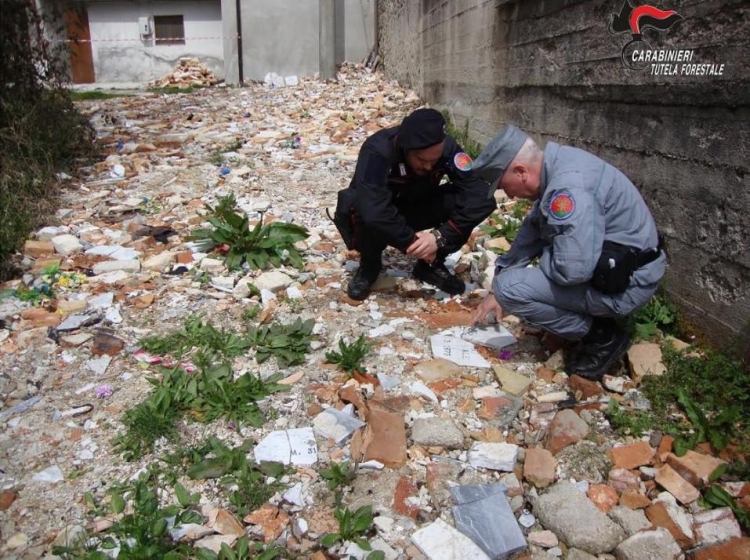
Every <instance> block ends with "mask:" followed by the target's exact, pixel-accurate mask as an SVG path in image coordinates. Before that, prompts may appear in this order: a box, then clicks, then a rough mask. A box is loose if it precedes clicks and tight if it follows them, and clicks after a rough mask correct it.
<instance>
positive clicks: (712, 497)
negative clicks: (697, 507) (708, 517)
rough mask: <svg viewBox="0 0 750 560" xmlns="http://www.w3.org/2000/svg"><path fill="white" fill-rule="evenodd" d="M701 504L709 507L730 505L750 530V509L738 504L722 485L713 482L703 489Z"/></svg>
mask: <svg viewBox="0 0 750 560" xmlns="http://www.w3.org/2000/svg"><path fill="white" fill-rule="evenodd" d="M701 505H702V506H704V507H708V508H714V507H728V508H729V509H731V510H732V513H734V516H735V517H736V518H737V521H738V522H739V524H740V525H742V526H743V527H744V528H745V530H746V531H747V530H750V511H748V510H746V509H744V508H742V507H741V506H740V505H739V504H737V500H735V499H734V498H733V497H732V495H731V494H730V493H729V492H727V491H726V490H724V489H723V488H722V487H721V486H719V485H717V484H713V485H711V486H709V487H708V488H706V489H705V490H704V491H703V497H702V499H701Z"/></svg>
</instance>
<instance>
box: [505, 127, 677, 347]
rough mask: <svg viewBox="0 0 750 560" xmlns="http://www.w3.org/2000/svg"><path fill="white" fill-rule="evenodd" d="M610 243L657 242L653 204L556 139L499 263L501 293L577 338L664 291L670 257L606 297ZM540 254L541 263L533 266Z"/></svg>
mask: <svg viewBox="0 0 750 560" xmlns="http://www.w3.org/2000/svg"><path fill="white" fill-rule="evenodd" d="M604 241H611V242H614V243H619V244H621V245H627V246H629V247H632V248H634V249H635V250H647V249H651V248H654V247H657V246H658V243H659V241H658V233H657V230H656V224H655V223H654V220H653V217H652V216H651V213H650V211H649V210H648V207H647V206H646V203H645V201H644V200H643V198H642V197H641V195H640V193H639V192H638V190H637V189H636V188H635V186H634V185H633V183H631V182H630V180H629V179H628V178H627V177H626V176H625V175H623V174H622V173H621V172H620V171H618V170H617V169H615V168H614V167H612V166H611V165H609V164H608V163H606V162H604V161H603V160H601V159H599V158H598V157H596V156H595V155H593V154H590V153H588V152H585V151H583V150H579V149H577V148H572V147H569V146H560V145H558V144H556V143H554V142H550V143H549V144H548V145H547V147H546V148H545V150H544V163H543V166H542V177H541V186H540V195H539V199H538V200H537V201H536V202H535V203H534V206H533V207H532V209H531V211H530V212H529V214H528V215H527V216H526V218H525V219H524V222H523V224H522V225H521V228H520V229H519V231H518V235H517V237H516V239H515V240H514V241H513V244H512V246H511V248H510V250H509V251H508V253H507V254H505V255H502V256H500V257H498V259H497V261H496V266H497V273H496V275H495V278H494V280H493V283H492V286H493V292H494V294H495V298H496V299H497V301H498V303H499V304H500V305H501V306H502V307H503V310H504V311H505V312H506V313H512V314H514V315H516V316H518V317H521V318H523V319H525V320H526V321H528V322H529V323H531V324H533V325H536V326H539V327H541V328H543V329H545V330H548V331H550V332H552V333H554V334H556V335H558V336H560V337H562V338H566V339H570V340H577V339H580V338H582V337H583V336H584V335H586V333H588V331H589V329H590V327H591V323H592V321H593V318H594V317H627V316H628V315H630V314H632V313H634V312H635V311H637V310H638V309H640V308H641V307H643V306H644V305H646V303H648V300H649V299H651V297H652V296H653V295H654V293H655V292H656V290H657V288H658V286H659V282H660V280H661V278H662V276H663V275H664V272H665V270H666V256H665V255H664V254H663V253H662V254H661V255H660V256H659V258H657V259H656V260H655V261H653V262H651V263H648V264H647V265H645V266H643V267H642V268H639V269H638V270H636V271H635V273H634V274H633V276H632V278H631V280H630V284H629V286H628V288H627V290H626V291H625V292H623V293H621V294H616V295H606V294H603V293H601V292H599V291H597V290H595V289H594V288H592V287H591V285H590V281H591V278H592V276H593V273H594V269H595V267H596V264H597V262H598V260H599V257H600V256H601V251H602V243H603V242H604ZM537 257H538V258H539V268H529V267H527V265H528V264H529V263H530V262H531V261H532V260H533V259H535V258H537Z"/></svg>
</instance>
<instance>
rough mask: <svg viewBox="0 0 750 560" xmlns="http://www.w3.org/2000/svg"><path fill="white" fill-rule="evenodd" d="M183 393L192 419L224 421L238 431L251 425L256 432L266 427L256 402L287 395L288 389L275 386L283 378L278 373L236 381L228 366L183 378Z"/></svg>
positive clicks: (283, 386) (244, 377) (247, 375)
mask: <svg viewBox="0 0 750 560" xmlns="http://www.w3.org/2000/svg"><path fill="white" fill-rule="evenodd" d="M183 377H184V378H186V380H184V381H182V382H181V386H180V389H181V390H183V391H185V393H186V394H185V405H186V406H187V408H188V409H189V410H190V413H191V415H192V416H193V418H195V419H197V420H200V421H201V422H211V421H213V420H216V419H217V418H225V419H227V420H229V421H230V422H234V423H235V424H236V425H237V426H238V427H239V426H242V425H244V424H249V425H251V426H254V427H256V428H259V427H260V426H262V425H263V414H262V413H261V411H260V408H259V407H258V404H257V401H259V400H261V399H264V398H265V397H267V396H268V395H270V394H271V393H276V392H279V391H286V390H288V389H289V387H287V386H286V385H279V384H278V383H276V382H277V381H279V380H280V379H281V378H282V374H281V373H276V374H274V375H272V376H271V377H269V378H268V379H266V380H265V381H264V380H262V379H261V378H260V377H259V376H256V375H253V374H251V373H245V374H244V375H241V376H240V377H238V378H236V379H235V378H234V374H233V372H232V369H231V368H230V367H229V366H227V365H221V366H216V367H213V368H210V369H203V370H201V371H200V373H197V374H194V375H192V376H191V375H190V374H184V375H183Z"/></svg>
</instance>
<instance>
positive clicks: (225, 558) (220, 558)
mask: <svg viewBox="0 0 750 560" xmlns="http://www.w3.org/2000/svg"><path fill="white" fill-rule="evenodd" d="M283 555H284V550H283V549H281V548H278V547H275V546H272V547H271V548H264V547H263V545H262V544H260V543H252V544H251V543H250V540H249V539H248V538H247V536H244V537H241V538H240V539H238V540H237V543H236V544H235V546H234V550H233V549H231V548H230V547H229V546H228V545H227V544H226V543H221V549H220V550H219V554H216V553H215V552H213V551H212V550H208V549H207V548H199V549H197V550H196V558H197V560H274V558H279V557H280V556H283Z"/></svg>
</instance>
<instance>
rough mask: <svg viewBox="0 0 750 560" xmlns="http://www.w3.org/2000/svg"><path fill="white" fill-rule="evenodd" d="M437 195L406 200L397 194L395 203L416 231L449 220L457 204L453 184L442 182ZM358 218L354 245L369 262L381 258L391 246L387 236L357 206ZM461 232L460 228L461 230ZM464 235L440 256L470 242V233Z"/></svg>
mask: <svg viewBox="0 0 750 560" xmlns="http://www.w3.org/2000/svg"><path fill="white" fill-rule="evenodd" d="M433 194H434V196H431V197H430V198H425V199H420V200H407V201H402V200H401V199H400V198H396V199H395V201H394V203H395V206H396V208H397V209H398V212H399V214H401V216H403V217H404V218H405V219H406V223H407V224H408V225H409V227H411V228H412V229H413V230H414V231H423V230H427V229H432V228H436V227H438V226H440V225H441V224H444V223H445V222H446V221H448V219H449V217H450V215H451V214H452V212H453V210H454V208H455V206H456V196H455V193H454V192H453V191H452V189H451V186H450V184H448V185H442V186H441V187H439V189H435V190H434V191H433ZM353 218H354V248H355V249H356V250H357V251H359V253H360V255H362V261H363V262H365V263H375V264H378V263H379V262H380V260H379V259H380V257H381V253H382V252H383V251H384V250H385V248H386V247H387V246H388V243H387V242H386V241H385V236H384V235H383V234H382V233H381V232H379V231H378V230H376V229H374V228H372V227H367V226H366V225H365V224H364V220H363V219H362V216H360V215H359V213H358V212H357V211H356V210H353ZM457 233H458V232H457ZM460 235H461V237H460V238H454V239H452V240H451V241H452V242H451V243H449V244H448V245H446V246H445V247H444V248H442V249H440V250H438V255H437V260H438V261H443V260H445V257H446V256H447V255H449V254H451V253H453V252H455V251H457V250H458V249H460V248H461V246H462V245H463V244H464V243H466V241H467V240H468V239H469V236H468V235H465V234H463V233H461V234H460Z"/></svg>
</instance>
